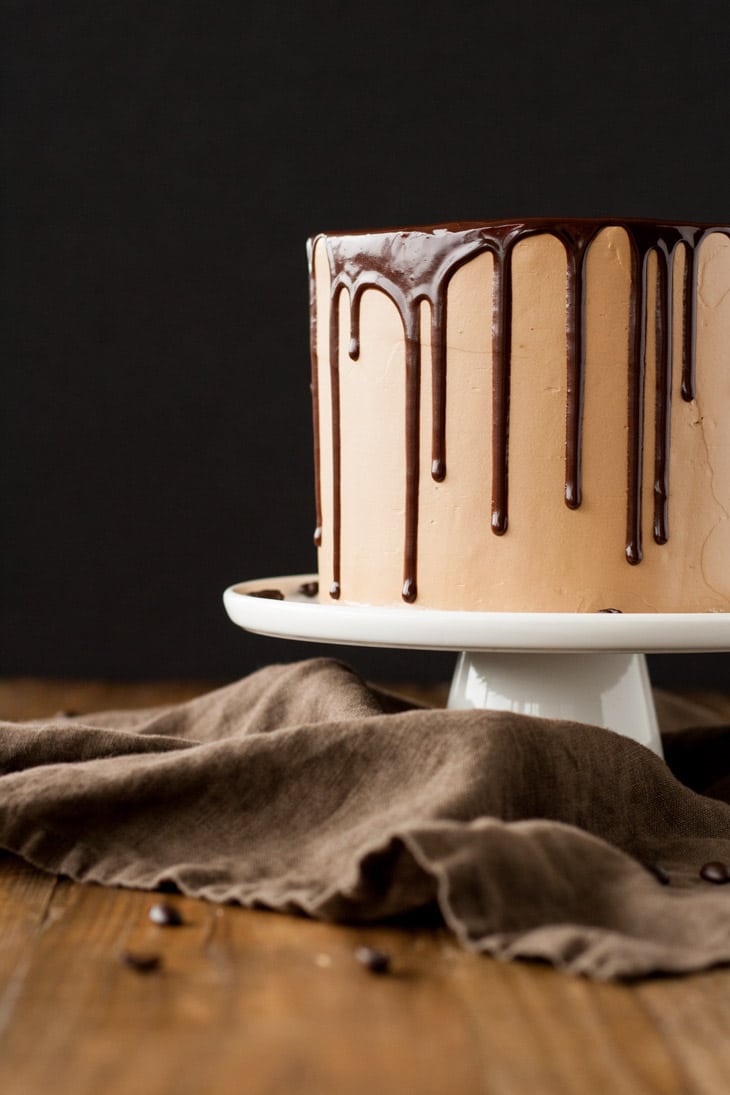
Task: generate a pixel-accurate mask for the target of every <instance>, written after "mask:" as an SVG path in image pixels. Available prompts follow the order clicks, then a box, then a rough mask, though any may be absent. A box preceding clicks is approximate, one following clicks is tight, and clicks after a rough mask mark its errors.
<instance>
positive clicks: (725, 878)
mask: <svg viewBox="0 0 730 1095" xmlns="http://www.w3.org/2000/svg"><path fill="white" fill-rule="evenodd" d="M700 878H704V880H705V882H714V883H715V885H717V886H721V885H722V884H723V883H724V882H730V868H728V865H727V863H720V861H719V860H716V859H714V860H712V862H711V863H705V864H704V865H703V866H702V867H700Z"/></svg>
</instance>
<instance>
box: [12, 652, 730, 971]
mask: <svg viewBox="0 0 730 1095" xmlns="http://www.w3.org/2000/svg"><path fill="white" fill-rule="evenodd" d="M664 744H665V750H666V756H667V760H668V764H665V763H664V762H662V761H661V760H660V759H659V758H658V757H657V756H655V755H654V754H653V753H651V752H650V751H648V750H647V749H645V748H643V746H641V745H638V744H636V743H635V742H633V741H630V740H629V739H627V738H624V737H622V736H620V735H618V734H614V733H612V732H610V731H607V730H603V729H600V728H597V727H593V726H584V725H579V724H575V723H570V722H561V721H557V720H547V719H537V718H532V717H529V716H523V715H514V714H511V713H502V712H487V711H478V710H477V711H474V710H472V711H444V710H440V709H423V708H418V707H415V706H413V705H410V704H408V703H406V702H405V701H402V700H399V699H397V698H395V697H392V696H389V695H387V694H386V693H383V692H380V691H377V690H375V689H373V688H370V687H369V686H368V685H366V684H365V682H363V681H362V680H361V679H360V678H359V677H358V676H357V675H356V674H355V673H354V672H353V671H352V670H350V669H349V668H347V666H345V665H342V664H341V663H339V662H337V661H333V660H329V659H316V660H310V661H304V662H298V663H295V664H293V665H275V666H270V667H268V668H266V669H262V670H261V671H259V672H258V673H255V674H253V675H252V676H250V677H247V678H245V679H243V680H241V681H239V682H237V683H236V684H233V685H230V686H228V687H226V688H222V689H219V690H217V691H214V692H211V693H209V694H207V695H204V696H201V697H199V698H198V699H195V700H192V701H190V702H188V703H183V704H180V705H178V706H174V707H168V708H161V709H155V710H150V711H136V712H117V713H113V712H112V713H110V712H107V713H105V714H100V715H93V716H91V715H84V716H79V717H76V718H73V719H69V718H56V719H54V720H52V721H34V722H25V723H8V722H4V723H0V773H1V774H0V847H2V848H4V849H6V850H7V851H9V852H13V853H15V854H18V855H21V856H23V857H24V858H25V859H27V860H28V861H29V862H30V863H33V864H35V865H36V866H37V867H40V868H42V869H44V870H47V871H52V872H56V873H59V874H63V875H67V876H70V877H71V878H74V879H77V880H80V881H95V882H99V883H103V884H105V885H118V886H132V887H140V888H144V889H150V890H152V889H156V888H159V887H162V888H167V889H169V888H170V887H171V885H174V886H175V887H177V888H178V889H179V890H180V891H182V892H183V893H185V894H190V895H193V896H197V897H202V898H207V899H208V900H211V901H235V902H240V903H242V904H244V905H256V906H266V907H270V908H272V909H278V910H282V911H291V912H304V913H306V914H309V915H311V916H315V917H321V918H324V919H328V920H339V921H345V922H358V921H359V922H364V921H372V920H377V919H381V918H384V917H392V916H398V915H401V914H408V913H411V912H413V911H415V910H420V909H423V908H424V907H426V906H430V907H432V908H438V910H440V913H441V916H442V917H443V920H444V921H445V922H446V924H447V925H448V926H449V928H451V929H452V930H453V932H454V933H455V934H456V936H457V937H458V938H459V939H460V940H461V941H462V943H463V944H465V945H466V946H468V947H471V948H474V949H475V950H477V951H483V952H486V953H488V954H492V955H496V956H498V957H501V958H533V959H542V960H544V961H547V962H550V963H552V964H554V965H556V966H559V967H561V968H564V969H567V970H570V971H573V972H575V973H581V974H587V975H589V976H592V977H596V978H617V977H621V978H627V977H639V976H644V975H647V974H652V973H658V972H664V973H669V972H671V973H680V972H688V971H692V970H699V969H704V968H707V967H709V966H713V965H716V964H720V963H727V962H728V961H730V886H717V885H712V884H709V883H707V882H706V881H704V880H703V879H702V878H701V877H700V873H699V872H700V869H701V867H702V866H703V864H706V863H709V862H721V863H727V864H730V729H729V728H727V727H718V726H709V727H697V728H696V729H695V730H687V729H684V730H682V729H676V730H673V731H671V732H668V733H667V734H666V735H665V738H664ZM664 876H666V879H668V883H667V882H666V879H665V877H664Z"/></svg>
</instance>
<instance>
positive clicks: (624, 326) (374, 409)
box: [308, 219, 730, 612]
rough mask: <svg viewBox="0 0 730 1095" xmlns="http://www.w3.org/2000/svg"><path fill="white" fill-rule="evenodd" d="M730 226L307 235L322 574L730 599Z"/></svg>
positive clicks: (384, 591)
mask: <svg viewBox="0 0 730 1095" xmlns="http://www.w3.org/2000/svg"><path fill="white" fill-rule="evenodd" d="M729 236H730V227H728V226H723V225H719V226H717V225H706V224H705V225H700V224H695V225H692V224H681V223H660V222H650V221H638V220H563V219H541V220H535V219H533V220H516V221H495V222H485V223H482V222H470V223H455V224H448V225H438V226H434V227H428V228H414V229H405V230H389V231H383V232H363V233H351V234H342V235H320V236H317V237H315V238H314V239H312V240H310V242H309V246H308V255H309V267H310V284H311V332H312V335H311V349H312V396H313V421H314V434H315V478H316V510H317V521H316V523H317V530H316V533H315V540H316V542H317V543H318V545H319V556H320V558H319V565H320V578H321V581H320V588H321V589H322V590H323V595H324V596H325V597H328V598H334V599H336V600H337V599H340V600H344V601H354V602H358V603H371V604H394V603H402V602H403V601H406V602H408V603H413V604H416V605H427V606H429V607H440V608H452V609H480V610H490V609H491V610H495V611H504V610H512V611H567V612H575V611H598V610H600V609H602V608H605V607H606V606H607V605H610V606H613V607H617V608H620V609H622V610H623V611H630V612H631V611H633V612H636V611H665V612H668V611H678V612H693V611H699V612H703V611H728V610H730V521H729V520H728V514H729V512H730V239H729V238H728V237H729Z"/></svg>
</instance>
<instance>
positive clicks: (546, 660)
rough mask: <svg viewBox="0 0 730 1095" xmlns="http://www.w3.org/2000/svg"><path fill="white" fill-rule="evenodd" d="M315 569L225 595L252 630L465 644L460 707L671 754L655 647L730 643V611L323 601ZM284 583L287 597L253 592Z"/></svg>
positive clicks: (401, 643)
mask: <svg viewBox="0 0 730 1095" xmlns="http://www.w3.org/2000/svg"><path fill="white" fill-rule="evenodd" d="M316 581H317V575H316V574H296V575H289V576H286V577H277V578H260V579H258V580H256V581H249V582H241V583H239V584H238V585H235V586H231V587H230V588H229V589H227V590H226V591H225V593H224V594H223V601H224V604H225V608H226V611H227V612H228V615H229V616H230V618H231V620H233V622H234V623H235V624H238V625H239V626H240V627H243V628H245V629H246V630H247V631H252V632H255V633H256V634H259V635H268V636H273V637H276V638H286V639H299V640H302V641H304V642H324V643H336V644H344V645H349V646H382V647H391V648H402V649H411V650H434V651H436V650H438V651H454V652H456V653H458V659H457V663H456V669H455V671H454V676H453V679H452V682H451V689H450V691H449V698H448V707H450V708H488V709H490V710H497V711H514V712H516V713H519V714H524V715H537V716H540V717H545V718H559V719H569V720H571V721H574V722H583V723H591V724H593V725H594V726H603V727H606V728H607V729H609V730H615V731H617V732H618V733H620V734H624V735H625V736H626V737H629V738H632V739H633V740H634V741H638V742H639V743H640V744H641V745H644V746H646V747H647V748H649V749H652V750H653V751H654V752H655V753H657V754H658V755H659V756H662V746H661V739H660V737H659V729H658V726H657V719H656V711H655V708H654V700H653V697H652V693H651V686H650V683H649V675H648V672H647V666H646V657H645V654H647V653H664V654H670V653H682V652H688V651H693V652H709V651H717V650H730V613H719V612H718V613H702V614H700V613H697V614H695V613H681V614H680V613H670V614H659V613H651V614H649V613H646V614H644V613H641V614H636V613H632V614H629V613H626V614H621V613H600V612H596V613H585V614H584V613H555V612H544V613H528V612H448V611H443V610H440V609H428V608H417V607H416V608H414V607H411V606H407V605H404V606H403V607H402V608H401V607H399V606H394V607H374V606H369V605H354V604H340V603H335V602H334V601H333V602H332V603H331V604H322V603H320V602H319V601H318V600H316V599H315V598H312V597H311V596H307V595H306V594H305V593H303V592H301V587H302V586H304V585H306V584H307V583H312V582H316ZM262 590H279V591H280V592H281V593H282V594H283V595H284V599H283V600H277V599H271V598H267V597H261V596H258V597H257V596H251V594H252V593H256V592H260V591H262Z"/></svg>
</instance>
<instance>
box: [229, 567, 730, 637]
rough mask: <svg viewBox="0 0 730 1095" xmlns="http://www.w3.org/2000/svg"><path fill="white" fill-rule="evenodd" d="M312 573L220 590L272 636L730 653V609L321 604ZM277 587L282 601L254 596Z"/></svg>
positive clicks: (238, 612)
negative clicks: (311, 590) (308, 588)
mask: <svg viewBox="0 0 730 1095" xmlns="http://www.w3.org/2000/svg"><path fill="white" fill-rule="evenodd" d="M316 581H317V575H316V574H291V575H279V576H275V577H267V578H257V579H250V580H247V581H243V582H237V583H236V584H235V585H231V586H229V587H228V588H227V589H226V590H225V591H224V593H223V603H224V606H225V609H226V612H227V613H228V616H229V617H230V619H231V620H232V621H233V623H235V624H237V625H238V626H239V627H242V628H243V629H244V630H246V631H251V632H253V633H255V634H260V635H266V636H269V637H272V638H281V639H294V640H297V641H302V642H322V643H334V644H336V645H346V646H382V647H389V648H397V649H412V650H443V651H463V650H471V651H505V652H507V651H532V652H534V653H539V652H543V653H544V652H549V651H556V652H557V651H561V652H564V653H565V652H576V653H580V652H589V651H601V650H615V651H637V652H643V653H684V652H689V651H692V652H695V653H703V652H705V653H709V652H711V651H725V650H730V613H724V612H708V613H602V612H591V613H572V612H565V613H556V612H457V611H447V610H444V609H433V608H420V607H418V606H412V605H405V604H404V605H403V606H402V607H400V606H382V607H381V606H373V605H360V604H347V603H339V602H333V603H332V604H322V603H320V602H319V601H317V600H314V599H312V598H311V597H307V596H305V595H304V594H302V593H300V592H298V590H299V587H300V586H301V585H303V584H305V583H307V582H316ZM272 589H276V590H280V591H281V592H282V593H283V594H284V600H276V599H270V598H267V597H252V596H251V595H250V594H251V593H253V592H255V591H260V590H272Z"/></svg>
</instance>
